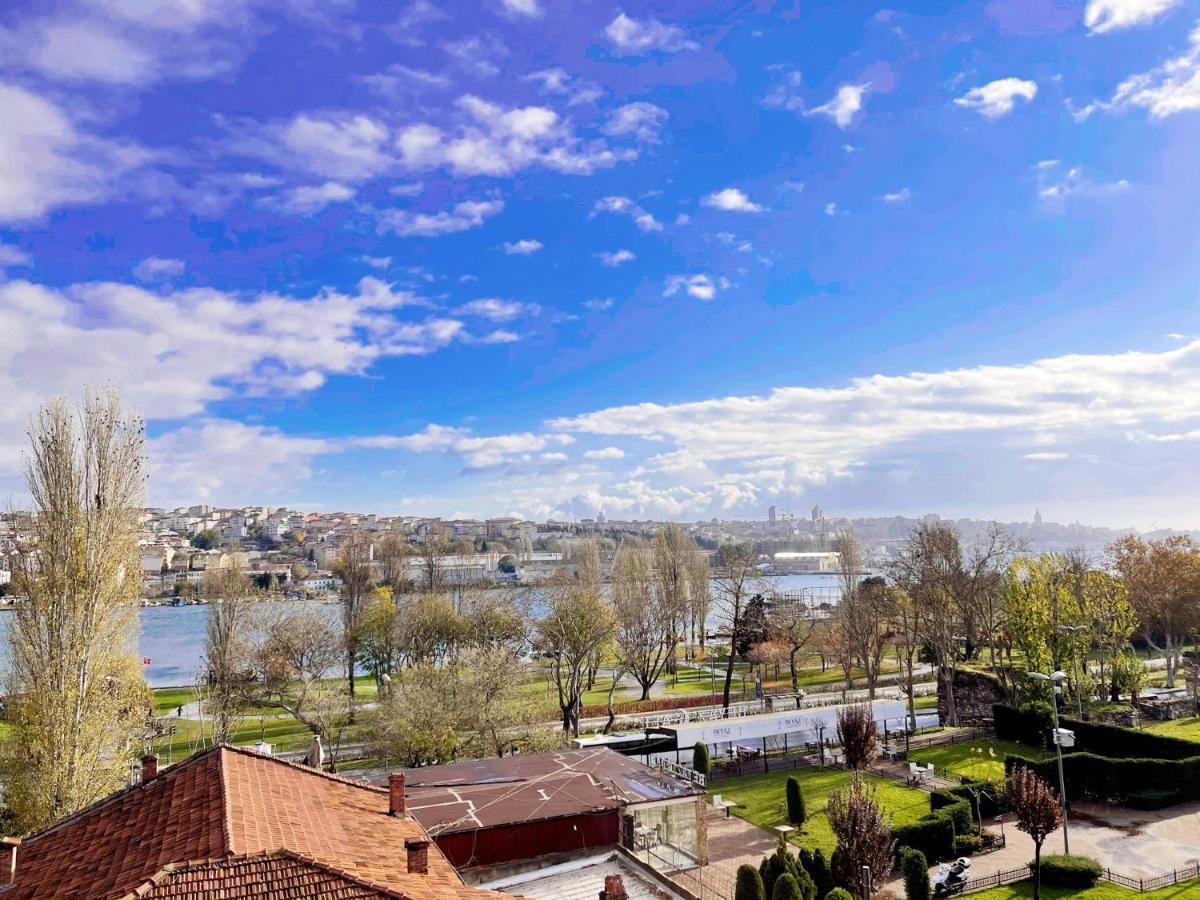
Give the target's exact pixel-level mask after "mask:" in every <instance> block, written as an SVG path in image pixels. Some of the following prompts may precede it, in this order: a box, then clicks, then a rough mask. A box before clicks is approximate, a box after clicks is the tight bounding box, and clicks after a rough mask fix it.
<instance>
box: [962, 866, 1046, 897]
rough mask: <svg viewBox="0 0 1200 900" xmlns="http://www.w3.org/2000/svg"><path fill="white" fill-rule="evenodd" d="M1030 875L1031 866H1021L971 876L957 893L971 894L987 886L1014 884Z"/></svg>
mask: <svg viewBox="0 0 1200 900" xmlns="http://www.w3.org/2000/svg"><path fill="white" fill-rule="evenodd" d="M1028 877H1029V866H1021V868H1019V869H1008V870H1007V871H1004V872H993V873H992V874H991V875H981V876H979V877H978V878H969V879H967V880H966V881H964V882H963V884H962V888H960V889H959V890H958V891H957V893H960V894H970V893H974V892H975V891H982V890H986V889H987V888H992V887H1000V885H1002V884H1012V883H1013V882H1014V881H1023V880H1024V879H1026V878H1028Z"/></svg>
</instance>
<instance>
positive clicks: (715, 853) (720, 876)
mask: <svg viewBox="0 0 1200 900" xmlns="http://www.w3.org/2000/svg"><path fill="white" fill-rule="evenodd" d="M705 820H706V824H707V826H708V865H707V866H704V867H702V868H695V869H686V870H684V871H681V872H675V873H672V874H671V878H672V879H674V880H675V881H676V882H678V883H679V884H681V885H682V886H683V887H685V888H687V889H688V890H690V891H691V892H692V893H693V894H695V895H696V896H698V897H700V898H701V900H731V898H732V897H733V887H734V882H735V881H736V880H737V869H738V866H740V865H741V864H742V863H750V864H751V865H753V866H754V867H755V868H757V867H758V864H759V863H760V862H762V859H763V857H764V856H766V855H767V854H769V853H772V852H774V850H775V848H776V847H777V846H778V845H779V840H778V838H777V837H776V836H775V834H774V833H772V832H770V831H766V830H765V829H762V828H759V827H758V826H757V825H754V824H752V823H750V822H747V821H746V820H745V819H739V818H738V817H737V816H730V817H728V818H727V817H726V816H725V813H723V812H719V811H718V810H715V809H713V808H712V807H711V806H705Z"/></svg>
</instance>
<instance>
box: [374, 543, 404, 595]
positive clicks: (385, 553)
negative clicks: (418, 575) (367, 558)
mask: <svg viewBox="0 0 1200 900" xmlns="http://www.w3.org/2000/svg"><path fill="white" fill-rule="evenodd" d="M377 555H378V557H379V586H380V587H382V588H387V589H388V590H389V591H391V595H392V597H391V599H392V601H393V602H395V603H397V604H399V601H400V598H401V597H402V596H404V595H405V594H408V593H410V592H411V591H412V588H413V584H412V579H411V578H410V577H409V569H408V560H409V558H410V555H411V554H410V553H409V545H408V541H407V540H405V539H404V536H403V535H400V534H395V533H390V534H386V535H384V538H383V540H381V541H380V542H379V550H378V554H377Z"/></svg>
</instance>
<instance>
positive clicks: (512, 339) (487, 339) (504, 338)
mask: <svg viewBox="0 0 1200 900" xmlns="http://www.w3.org/2000/svg"><path fill="white" fill-rule="evenodd" d="M520 339H521V336H520V335H519V334H517V333H516V332H513V331H509V330H507V329H505V328H497V329H496V330H495V331H489V332H488V333H487V334H485V335H484V336H483V337H479V338H474V343H476V344H513V343H516V342H517V341H519V340H520Z"/></svg>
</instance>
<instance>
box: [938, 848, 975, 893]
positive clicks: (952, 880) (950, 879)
mask: <svg viewBox="0 0 1200 900" xmlns="http://www.w3.org/2000/svg"><path fill="white" fill-rule="evenodd" d="M970 877H971V861H970V860H969V859H967V858H966V857H965V856H960V857H959V858H958V859H956V860H955V861H954V862H953V863H942V864H941V865H940V866H938V870H937V872H935V873H934V875H933V895H934V896H935V897H949V896H950V895H951V894H957V893H959V892H960V891H962V889H963V888H964V887H965V886H966V883H967V881H968V880H969V879H970Z"/></svg>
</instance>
